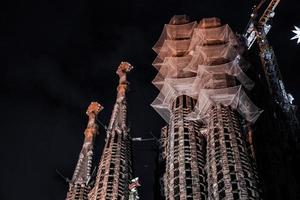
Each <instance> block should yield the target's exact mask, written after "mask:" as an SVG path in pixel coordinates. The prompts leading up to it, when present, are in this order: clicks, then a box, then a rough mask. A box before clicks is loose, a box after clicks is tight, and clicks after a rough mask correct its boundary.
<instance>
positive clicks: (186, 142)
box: [66, 1, 299, 200]
mask: <svg viewBox="0 0 300 200" xmlns="http://www.w3.org/2000/svg"><path fill="white" fill-rule="evenodd" d="M278 3H279V1H271V3H270V4H269V5H268V7H267V8H266V9H265V10H264V12H262V13H263V14H262V15H261V16H260V17H258V13H259V9H260V6H257V7H255V9H254V11H253V13H252V15H251V20H250V22H249V24H248V26H247V29H246V32H245V33H244V34H240V35H238V34H235V33H234V32H233V31H232V30H231V28H230V27H229V25H227V24H222V22H221V20H220V19H218V18H204V19H202V20H200V21H199V22H197V21H190V20H189V18H188V17H187V16H185V15H175V16H174V17H172V18H171V20H170V21H169V23H168V24H165V26H164V28H163V31H162V34H161V36H160V38H159V40H158V41H157V43H156V44H155V45H154V47H153V50H154V51H155V52H156V53H157V57H156V59H155V60H154V62H153V65H154V67H155V68H156V69H157V70H158V74H157V76H156V77H155V78H154V80H153V84H154V85H155V86H156V87H157V88H158V89H159V91H160V93H159V95H158V96H157V98H156V99H155V100H154V101H153V103H152V104H151V105H152V107H153V108H154V109H155V110H156V111H157V112H158V114H159V115H160V116H161V117H162V118H163V119H164V120H165V122H166V126H164V127H163V128H162V129H161V137H160V156H159V169H160V174H159V175H160V177H157V178H158V179H159V180H160V183H161V198H163V199H168V200H192V199H195V200H205V199H209V200H217V199H228V200H238V199H242V200H248V199H249V200H251V199H253V200H256V199H263V198H264V197H267V198H268V199H276V200H277V199H282V197H283V196H282V195H283V194H282V187H283V185H284V187H285V188H283V189H284V190H290V191H293V189H295V187H296V186H295V182H294V181H293V180H294V179H293V177H292V175H291V174H289V172H288V167H283V166H282V163H286V166H291V165H289V163H288V162H289V161H287V160H285V158H284V156H282V155H281V154H280V153H276V152H274V151H273V149H275V148H277V149H280V151H282V152H285V151H293V149H292V148H293V144H294V143H293V142H290V143H289V144H291V145H290V146H289V147H280V146H278V145H277V143H276V140H277V139H278V138H280V139H281V140H287V141H291V140H292V139H291V138H295V135H296V132H297V131H298V130H299V126H298V122H297V119H296V116H295V106H294V105H293V103H292V96H291V95H290V94H288V93H287V92H286V90H285V88H284V84H283V81H282V78H281V75H280V71H279V67H278V64H277V62H276V57H275V54H274V51H273V49H272V47H271V46H270V44H269V43H268V40H267V37H266V35H267V34H268V32H269V30H270V28H271V25H270V24H269V21H270V19H271V18H273V17H274V9H275V7H276V6H277V4H278ZM255 42H256V43H257V49H258V50H257V51H258V52H259V57H260V59H261V69H260V71H259V70H258V71H257V72H255V73H256V75H257V74H260V75H263V80H264V82H263V83H265V85H262V82H259V81H258V80H256V79H255V80H252V78H250V77H249V76H248V75H246V72H247V69H248V68H249V65H250V64H249V63H248V62H247V61H246V59H245V58H244V57H245V56H244V55H245V54H246V53H247V52H248V51H249V50H250V49H251V48H252V45H253V44H254V43H255ZM131 70H132V66H131V65H130V64H129V63H127V62H122V63H121V64H120V66H119V67H118V69H117V74H118V75H119V85H118V87H117V97H116V102H115V105H114V107H113V111H112V114H111V119H110V122H109V126H108V128H107V130H106V140H105V146H104V149H103V151H102V156H101V159H100V163H99V165H98V170H97V175H96V177H95V178H93V177H92V176H91V166H92V156H93V144H94V139H95V137H96V135H97V133H98V127H97V125H96V118H97V115H98V113H99V112H101V110H102V109H103V107H102V106H101V105H100V104H99V103H96V102H92V103H91V104H90V106H89V107H88V110H87V112H86V114H87V115H88V117H89V120H88V125H87V128H86V130H85V132H84V135H85V137H84V143H83V146H82V150H81V152H80V154H79V159H78V163H77V165H76V168H75V171H74V175H73V177H72V180H71V181H70V183H69V191H68V193H67V197H66V199H67V200H85V199H88V200H104V199H105V200H127V199H130V200H135V199H139V196H138V190H137V188H138V186H140V184H139V180H138V178H134V176H133V170H132V161H131V158H132V155H131V153H132V150H131V141H132V138H131V136H130V133H129V130H128V128H127V121H126V118H127V104H126V91H127V87H128V81H127V73H129V72H130V71H131ZM256 85H259V87H261V91H262V92H264V93H265V95H263V96H262V98H265V99H267V103H266V104H263V108H259V107H258V106H256V105H255V103H254V101H253V100H252V99H253V96H254V95H253V94H254V92H253V90H254V88H255V87H256ZM263 112H264V115H265V117H262V119H259V118H260V116H262V113H263ZM258 119H259V120H260V121H261V122H260V125H259V123H258V124H257V123H256V122H257V121H259V120H258ZM262 123H263V124H264V125H263V126H262V125H261V124H262ZM256 134H257V135H264V136H257V137H256ZM281 135H285V137H281ZM269 137H270V138H272V139H270V141H266V143H265V144H266V145H265V146H264V147H263V148H262V147H261V146H259V144H256V142H255V141H258V140H260V139H264V140H266V138H269ZM255 138H256V139H255ZM276 138H277V139H276ZM284 148H289V149H284ZM272 151H273V152H274V154H272V153H271V154H269V153H266V152H272ZM264 163H268V164H264ZM260 165H264V166H268V167H267V168H265V169H263V168H262V167H260ZM258 168H261V169H260V170H258ZM270 169H272V170H270ZM274 171H276V175H277V176H278V177H280V178H281V183H280V184H278V182H272V181H271V180H272V176H274V175H275V174H274ZM258 172H260V173H258ZM260 175H261V176H260ZM93 179H94V180H93ZM261 180H263V181H261ZM285 194H289V195H290V196H289V199H297V194H293V192H286V191H285Z"/></svg>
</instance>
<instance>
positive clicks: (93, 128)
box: [66, 102, 103, 200]
mask: <svg viewBox="0 0 300 200" xmlns="http://www.w3.org/2000/svg"><path fill="white" fill-rule="evenodd" d="M102 109H103V107H102V106H101V105H100V104H99V103H97V102H92V103H91V104H90V105H89V107H88V109H87V111H86V114H87V115H88V116H89V121H88V125H87V128H86V129H85V131H84V143H83V146H82V149H81V152H80V154H79V159H78V162H77V165H76V168H75V172H74V174H73V177H72V180H71V182H70V184H69V191H68V194H67V198H66V199H67V200H77V199H78V200H79V199H80V200H84V199H87V198H88V197H87V194H88V192H89V190H90V185H89V181H90V178H91V174H90V173H91V164H92V155H93V144H94V138H95V136H96V134H97V132H98V131H97V124H96V118H97V115H98V114H99V112H100V111H101V110H102Z"/></svg>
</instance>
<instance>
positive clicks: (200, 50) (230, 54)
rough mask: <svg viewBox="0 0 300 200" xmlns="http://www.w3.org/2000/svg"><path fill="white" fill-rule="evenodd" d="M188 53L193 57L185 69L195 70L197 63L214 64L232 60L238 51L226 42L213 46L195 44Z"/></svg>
mask: <svg viewBox="0 0 300 200" xmlns="http://www.w3.org/2000/svg"><path fill="white" fill-rule="evenodd" d="M189 54H190V55H192V57H193V58H192V60H191V62H190V63H189V64H188V65H187V66H186V68H185V70H186V71H191V72H197V70H198V65H216V64H218V63H226V62H230V61H232V60H234V59H235V58H236V56H237V55H238V51H237V50H236V48H235V47H234V46H232V45H230V44H229V43H228V44H221V45H213V46H196V48H195V50H191V51H190V52H189Z"/></svg>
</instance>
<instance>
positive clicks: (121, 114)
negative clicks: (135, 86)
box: [89, 62, 133, 200]
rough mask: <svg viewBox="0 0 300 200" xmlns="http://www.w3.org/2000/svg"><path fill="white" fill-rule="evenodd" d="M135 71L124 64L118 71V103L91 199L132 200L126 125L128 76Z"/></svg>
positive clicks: (111, 121) (109, 127)
mask: <svg viewBox="0 0 300 200" xmlns="http://www.w3.org/2000/svg"><path fill="white" fill-rule="evenodd" d="M132 68H133V67H132V66H131V65H130V64H129V63H127V62H121V64H120V65H119V67H118V70H117V72H116V73H117V74H118V75H119V85H118V87H117V91H118V93H117V99H116V102H115V105H114V108H113V112H112V115H111V119H110V122H109V126H108V129H107V137H106V144H105V147H104V150H103V152H102V156H101V160H100V163H99V168H98V172H97V177H96V183H95V186H94V188H93V189H92V191H91V192H90V193H89V197H90V198H89V199H91V200H98V199H109V200H115V199H128V198H129V190H128V186H129V183H130V180H131V174H132V170H131V138H130V135H129V134H128V128H127V125H126V117H127V105H126V91H127V89H128V82H127V73H128V72H130V71H131V69H132Z"/></svg>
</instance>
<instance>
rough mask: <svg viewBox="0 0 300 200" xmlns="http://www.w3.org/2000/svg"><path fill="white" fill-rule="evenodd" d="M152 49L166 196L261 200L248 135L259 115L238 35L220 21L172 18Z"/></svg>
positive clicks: (172, 197)
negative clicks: (154, 54) (193, 20)
mask: <svg viewBox="0 0 300 200" xmlns="http://www.w3.org/2000/svg"><path fill="white" fill-rule="evenodd" d="M153 49H154V51H155V52H156V53H157V54H158V55H157V57H156V59H155V60H154V62H153V65H154V67H155V68H156V69H157V70H158V71H159V72H158V74H157V76H156V77H155V78H154V80H153V84H154V85H155V86H156V87H157V88H158V89H159V90H160V93H159V95H158V96H157V98H156V99H155V100H154V101H153V103H152V106H153V108H154V109H155V110H156V111H157V112H158V113H159V114H160V115H161V116H162V118H163V119H164V120H165V121H166V122H167V124H168V125H167V126H166V127H164V128H163V129H162V137H161V141H162V142H161V144H162V147H161V149H162V153H163V154H162V156H161V158H162V160H163V162H162V163H165V172H164V175H163V178H162V179H163V181H162V182H163V193H164V196H165V198H166V199H175V200H177V199H201V200H202V199H260V190H259V187H258V178H257V173H256V169H255V162H254V159H253V153H252V152H251V145H250V143H249V140H248V137H247V136H248V135H250V138H251V129H250V128H249V127H250V126H251V124H253V123H255V121H256V120H257V118H258V117H259V115H260V114H261V112H262V111H261V110H260V109H259V108H257V107H256V106H255V105H254V104H253V103H252V102H251V100H250V98H248V96H247V94H246V92H247V91H249V90H251V89H252V87H253V86H254V83H253V81H252V80H251V79H249V78H248V77H247V76H246V75H245V73H244V72H243V70H245V69H246V66H247V65H246V61H245V60H244V59H243V58H242V57H241V54H242V52H243V48H242V46H241V44H240V42H239V39H238V37H237V36H236V35H235V34H234V33H233V31H232V30H231V29H230V27H229V26H228V25H221V22H220V20H219V19H218V18H206V19H202V20H201V21H200V22H199V23H197V22H190V21H189V20H188V18H187V17H186V16H185V15H177V16H174V17H173V18H172V19H171V20H170V22H169V23H168V24H166V25H165V26H164V29H163V32H162V34H161V36H160V38H159V40H158V42H157V43H156V44H155V46H154V47H153Z"/></svg>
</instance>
